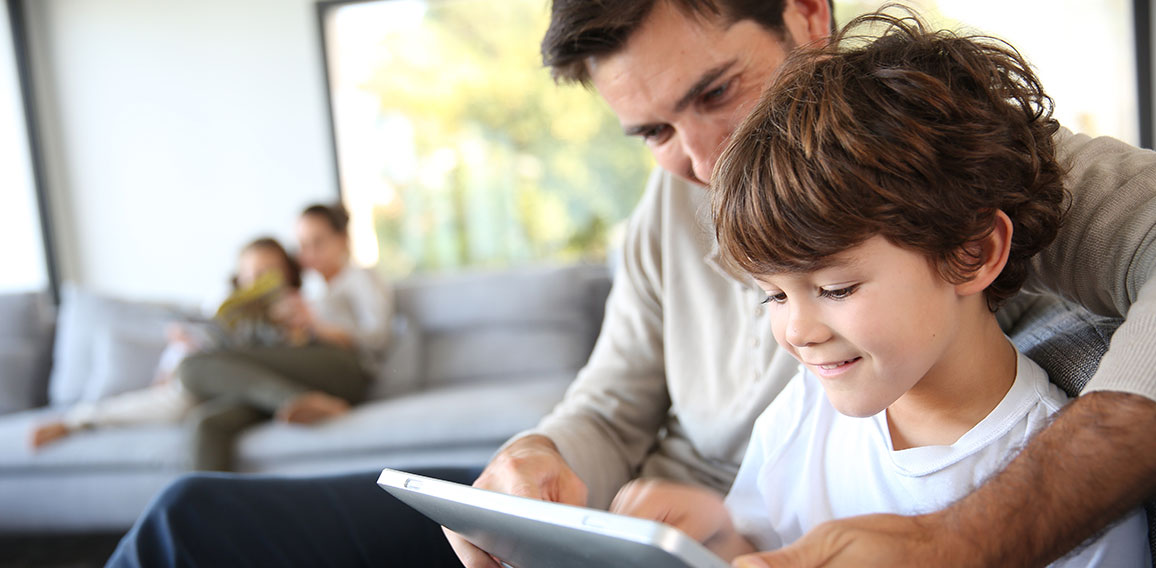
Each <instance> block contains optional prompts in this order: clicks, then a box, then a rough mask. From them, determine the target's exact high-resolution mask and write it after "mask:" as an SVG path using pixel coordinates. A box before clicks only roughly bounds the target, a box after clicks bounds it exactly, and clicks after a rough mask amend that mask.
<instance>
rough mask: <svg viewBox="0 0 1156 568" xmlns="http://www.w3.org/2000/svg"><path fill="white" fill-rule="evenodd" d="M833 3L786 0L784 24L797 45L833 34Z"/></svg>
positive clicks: (822, 0) (812, 0)
mask: <svg viewBox="0 0 1156 568" xmlns="http://www.w3.org/2000/svg"><path fill="white" fill-rule="evenodd" d="M832 18H834V14H832V13H831V4H830V3H829V2H828V0H786V1H785V2H783V24H784V25H785V26H786V28H787V33H789V34H791V40H792V41H793V42H794V44H795V45H807V44H809V43H811V42H813V41H818V40H824V39H826V38H827V37H829V36H830V35H831V22H832Z"/></svg>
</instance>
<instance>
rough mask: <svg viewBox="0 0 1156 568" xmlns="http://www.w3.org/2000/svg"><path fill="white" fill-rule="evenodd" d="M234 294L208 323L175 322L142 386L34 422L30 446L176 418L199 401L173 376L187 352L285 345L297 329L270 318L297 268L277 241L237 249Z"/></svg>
mask: <svg viewBox="0 0 1156 568" xmlns="http://www.w3.org/2000/svg"><path fill="white" fill-rule="evenodd" d="M232 286H233V293H232V295H231V296H230V297H229V299H227V300H225V302H224V303H223V304H221V307H220V309H219V310H218V312H217V317H215V318H214V319H213V321H212V322H211V323H208V324H207V325H205V324H204V323H203V322H200V323H192V322H182V323H174V324H172V325H171V326H170V327H169V330H168V345H167V346H166V347H165V350H164V352H163V354H162V356H161V361H160V364H159V365H158V369H157V373H156V376H155V377H154V379H153V383H152V385H150V386H149V387H147V388H143V389H139V390H133V391H129V392H125V393H122V394H119V395H116V396H112V397H109V398H105V399H102V400H97V401H86V402H82V403H80V404H77V405H76V406H73V407H72V408H70V409H68V410H67V411H66V412H64V414H63V415H62V416H61V417H60V418H59V419H57V420H53V421H50V422H46V423H42V424H38V425H37V426H35V427H34V428H33V430H32V432H31V435H30V440H29V441H30V443H31V445H32V447H33V448H34V449H37V448H40V447H41V446H44V445H46V444H49V443H51V442H54V441H56V440H59V439H61V438H64V437H65V436H68V435H70V434H72V433H73V432H76V431H78V430H89V429H93V428H103V427H109V426H131V425H138V424H174V423H177V422H180V421H181V420H182V419H184V418H185V416H186V415H187V414H188V413H189V411H190V410H192V409H193V408H194V407H195V406H196V405H197V404H198V403H199V402H200V400H199V399H198V398H197V397H196V396H193V395H192V394H191V393H189V392H188V391H186V390H185V389H184V388H183V387H182V385H181V383H180V381H176V380H173V377H174V370H175V369H176V368H177V366H178V364H179V363H180V362H181V361H182V360H183V359H184V358H185V357H187V356H188V355H189V354H190V353H194V352H196V351H200V350H214V349H221V348H224V347H226V346H228V347H234V348H235V347H254V346H258V345H264V346H269V345H289V344H291V343H292V342H294V341H295V339H294V337H296V336H298V335H299V332H298V331H297V330H294V329H290V328H288V327H287V326H285V325H281V324H279V323H277V322H275V321H273V317H272V316H273V314H272V313H271V312H272V311H273V309H272V308H273V307H274V306H275V305H277V303H279V302H281V301H283V300H284V299H287V298H291V297H297V296H298V291H299V289H300V288H301V269H300V267H299V266H298V264H297V262H296V261H295V260H293V258H292V257H291V256H290V255H289V253H287V252H286V251H285V248H284V247H282V246H281V244H280V243H278V242H277V241H276V240H274V239H272V238H269V237H262V238H259V239H256V240H254V241H252V242H250V243H249V244H247V245H245V246H244V248H242V249H241V252H240V254H239V255H238V257H237V271H236V273H235V274H234V276H233V279H232Z"/></svg>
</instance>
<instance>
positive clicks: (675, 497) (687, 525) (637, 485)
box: [610, 479, 755, 561]
mask: <svg viewBox="0 0 1156 568" xmlns="http://www.w3.org/2000/svg"><path fill="white" fill-rule="evenodd" d="M610 511H611V512H612V513H620V514H623V515H630V516H632V517H639V518H643V519H650V520H653V521H659V522H661V523H666V524H668V525H671V526H673V527H674V528H676V529H678V530H681V531H682V532H684V533H686V535H687V536H689V537H691V538H693V539H695V540H697V541H699V542H701V543H703V545H704V546H706V547H707V548H709V549H710V550H711V551H712V552H714V553H715V554H717V555H718V556H720V557H721V558H723V559H725V560H727V561H730V560H731V559H733V558H734V557H736V556H739V555H741V554H748V553H751V552H754V551H755V547H754V546H753V545H751V543H750V542H749V541H747V539H746V538H744V537H743V536H742V535H741V534H739V533H738V531H736V530H735V526H734V523H733V522H732V521H731V516H730V512H729V511H727V509H726V506H725V505H724V504H723V497H722V495H719V494H718V493H715V492H714V491H711V490H709V489H706V488H703V487H695V486H691V485H680V484H677V483H672V482H669V481H658V480H653V479H636V480H634V481H631V482H630V483H627V484H626V485H624V486H623V487H622V489H620V490H619V491H618V495H616V496H615V497H614V501H613V502H612V503H611V504H610Z"/></svg>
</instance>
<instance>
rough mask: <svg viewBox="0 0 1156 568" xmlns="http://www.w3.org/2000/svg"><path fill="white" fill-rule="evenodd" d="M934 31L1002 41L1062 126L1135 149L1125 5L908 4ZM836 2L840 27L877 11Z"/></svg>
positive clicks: (871, 2)
mask: <svg viewBox="0 0 1156 568" xmlns="http://www.w3.org/2000/svg"><path fill="white" fill-rule="evenodd" d="M906 3H907V4H908V5H910V6H913V7H915V8H916V9H917V10H919V13H920V14H921V15H922V16H923V17H924V18H926V19H927V20H928V21H929V23H930V24H931V25H932V26H934V27H936V28H949V29H962V30H964V31H970V32H974V33H981V34H985V35H992V36H995V37H998V38H1001V39H1004V40H1006V41H1008V42H1009V43H1011V44H1012V45H1013V46H1015V47H1016V49H1018V50H1019V51H1020V53H1022V54H1023V55H1024V57H1025V58H1027V60H1028V62H1030V63H1031V64H1032V65H1033V66H1034V67H1035V69H1036V72H1037V73H1038V74H1039V76H1040V81H1041V82H1042V83H1043V85H1044V89H1045V90H1046V91H1047V93H1048V94H1049V95H1051V97H1052V99H1053V100H1054V101H1055V103H1056V108H1055V116H1056V119H1057V120H1059V121H1060V124H1062V125H1064V126H1065V127H1067V128H1069V129H1071V130H1074V131H1076V132H1083V133H1085V134H1088V135H1091V136H1100V135H1104V136H1113V137H1115V138H1119V139H1121V140H1124V141H1125V142H1128V143H1129V144H1133V145H1138V144H1139V141H1140V129H1139V123H1140V120H1139V117H1140V111H1139V104H1138V102H1137V99H1138V96H1137V87H1136V80H1137V79H1136V78H1137V73H1136V52H1135V49H1136V47H1135V46H1136V43H1135V40H1134V37H1133V31H1132V30H1133V28H1132V25H1133V23H1132V2H1131V1H1130V0H1101V1H1097V2H1085V1H1076V0H1011V1H1009V0H907V1H906ZM883 4H884V2H880V1H875V0H835V14H836V17H837V21H838V23H840V24H843V23H846V22H847V21H849V20H850V19H851V18H852V17H854V16H855V15H857V14H862V13H864V12H868V11H871V10H875V9H878V8H879V7H880V6H881V5H883Z"/></svg>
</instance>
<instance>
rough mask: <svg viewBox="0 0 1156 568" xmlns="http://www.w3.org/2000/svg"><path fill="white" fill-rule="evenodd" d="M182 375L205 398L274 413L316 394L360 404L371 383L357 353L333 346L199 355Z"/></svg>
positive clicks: (186, 362)
mask: <svg viewBox="0 0 1156 568" xmlns="http://www.w3.org/2000/svg"><path fill="white" fill-rule="evenodd" d="M176 376H177V378H178V379H179V380H180V381H181V383H182V384H183V385H184V386H185V388H186V389H188V390H189V392H191V393H193V394H195V395H197V396H199V397H201V398H203V399H213V398H219V397H226V398H232V399H236V400H242V401H245V402H247V403H249V404H250V405H252V406H254V407H256V408H258V409H261V410H264V411H265V412H267V413H269V414H273V413H276V412H277V411H278V410H279V409H281V408H282V407H284V406H285V405H286V404H288V403H289V402H290V401H293V400H294V399H297V398H298V397H300V396H302V395H304V394H306V393H308V392H311V391H320V392H324V393H327V394H329V395H332V396H335V397H337V398H340V399H343V400H345V401H346V402H349V403H356V402H359V401H360V400H361V398H362V397H363V396H364V394H365V388H366V386H367V384H368V378H367V376H366V374H365V372H364V371H363V370H362V369H361V366H360V365H359V364H358V361H357V357H356V355H355V354H354V353H352V352H351V351H348V350H345V349H341V348H338V347H332V346H327V345H311V346H305V347H258V348H247V349H233V350H222V351H213V352H207V353H198V354H196V355H192V356H190V357H188V358H186V359H185V360H184V361H183V362H182V363H181V364H180V366H179V367H177V371H176Z"/></svg>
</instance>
